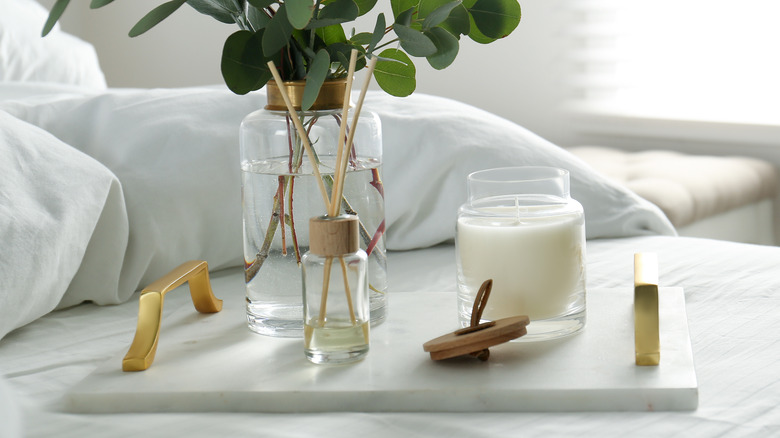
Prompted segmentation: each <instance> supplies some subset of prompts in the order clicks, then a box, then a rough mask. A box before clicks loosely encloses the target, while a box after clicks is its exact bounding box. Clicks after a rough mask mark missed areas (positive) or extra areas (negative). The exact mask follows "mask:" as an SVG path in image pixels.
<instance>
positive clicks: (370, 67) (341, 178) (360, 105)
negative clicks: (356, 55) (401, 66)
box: [331, 56, 378, 203]
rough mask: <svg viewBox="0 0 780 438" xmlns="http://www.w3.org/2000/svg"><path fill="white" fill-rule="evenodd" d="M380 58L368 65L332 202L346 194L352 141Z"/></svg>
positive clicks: (332, 194) (338, 165) (339, 167)
mask: <svg viewBox="0 0 780 438" xmlns="http://www.w3.org/2000/svg"><path fill="white" fill-rule="evenodd" d="M377 60H378V58H377V57H376V56H374V57H372V58H371V61H369V63H368V69H367V70H366V79H365V80H364V81H363V87H362V88H361V89H360V96H359V97H358V101H357V104H356V105H355V111H354V112H353V114H352V124H351V125H350V128H349V135H348V137H347V142H346V148H345V149H346V150H345V151H344V154H343V155H342V156H341V157H340V158H341V161H340V162H339V163H337V165H336V169H340V170H341V172H340V173H339V174H338V177H339V179H337V180H336V182H335V183H334V185H333V189H332V191H331V200H332V202H334V203H335V202H336V200H337V199H338V200H341V196H342V195H343V194H344V179H345V178H346V176H347V172H346V170H347V159H348V158H349V155H350V151H351V150H352V141H353V140H354V138H355V131H356V130H357V123H358V118H359V117H360V111H361V110H362V109H363V101H364V100H365V98H366V93H367V92H368V85H369V84H370V83H371V75H372V74H373V73H374V69H375V68H376V63H377ZM341 124H342V126H343V125H344V124H346V119H342V121H341Z"/></svg>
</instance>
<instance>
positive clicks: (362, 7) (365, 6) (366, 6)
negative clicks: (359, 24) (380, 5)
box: [355, 0, 377, 17]
mask: <svg viewBox="0 0 780 438" xmlns="http://www.w3.org/2000/svg"><path fill="white" fill-rule="evenodd" d="M376 2H377V0H355V3H356V4H357V6H358V11H360V12H358V16H359V17H362V16H363V15H366V14H367V13H369V12H370V11H371V10H372V9H374V6H376Z"/></svg>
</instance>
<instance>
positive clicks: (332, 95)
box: [265, 78, 347, 111]
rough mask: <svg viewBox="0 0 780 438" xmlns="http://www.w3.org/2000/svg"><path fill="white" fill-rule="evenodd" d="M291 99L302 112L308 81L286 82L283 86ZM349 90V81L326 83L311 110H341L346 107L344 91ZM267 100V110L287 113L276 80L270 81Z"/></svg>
mask: <svg viewBox="0 0 780 438" xmlns="http://www.w3.org/2000/svg"><path fill="white" fill-rule="evenodd" d="M282 85H283V87H282V88H284V90H285V92H286V93H287V96H288V97H289V98H290V102H291V103H292V105H293V108H295V110H296V111H300V110H301V102H303V89H304V87H305V86H306V81H284V83H283V84H282ZM346 89H347V79H346V78H343V79H334V80H330V81H325V82H324V83H323V84H322V88H320V94H318V95H317V99H316V100H315V101H314V104H312V106H311V108H309V110H311V111H314V110H328V109H341V107H342V106H344V90H346ZM265 90H266V93H267V94H266V99H267V101H268V104H267V105H266V106H265V109H267V110H272V111H287V105H286V104H285V103H284V98H282V94H281V93H280V92H279V87H277V86H276V81H275V80H273V79H272V80H270V81H268V84H266V87H265Z"/></svg>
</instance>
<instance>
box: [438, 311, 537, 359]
mask: <svg viewBox="0 0 780 438" xmlns="http://www.w3.org/2000/svg"><path fill="white" fill-rule="evenodd" d="M528 323H529V320H528V317H527V316H525V315H520V316H510V317H509V318H502V319H499V320H497V321H492V322H488V323H485V324H480V325H478V326H474V327H467V328H465V329H462V330H458V331H456V332H453V333H447V334H446V335H444V336H439V337H438V338H436V339H433V340H430V341H428V342H426V343H424V344H423V350H425V351H427V352H429V353H431V359H433V360H442V359H449V358H451V357H456V356H462V355H464V354H472V353H476V354H475V355H476V356H477V357H479V358H480V359H482V358H483V356H481V355H480V354H482V353H483V351H484V350H486V349H488V348H490V347H492V346H494V345H498V344H502V343H504V342H508V341H511V340H512V339H515V338H519V337H520V336H523V335H525V334H526V328H525V326H527V325H528ZM485 354H487V353H485ZM484 359H487V357H484ZM484 359H483V360H484Z"/></svg>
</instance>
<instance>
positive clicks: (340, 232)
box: [309, 214, 360, 256]
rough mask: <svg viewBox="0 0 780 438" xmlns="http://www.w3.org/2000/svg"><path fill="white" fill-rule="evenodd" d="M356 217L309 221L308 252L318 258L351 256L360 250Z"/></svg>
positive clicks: (346, 216)
mask: <svg viewBox="0 0 780 438" xmlns="http://www.w3.org/2000/svg"><path fill="white" fill-rule="evenodd" d="M358 225H359V222H358V217H357V216H355V215H349V214H343V215H341V216H317V217H313V218H311V219H309V251H310V252H311V253H312V254H317V255H320V256H340V255H344V254H351V253H353V252H355V251H357V250H358V249H359V248H360V240H359V239H360V238H359V234H358Z"/></svg>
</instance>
